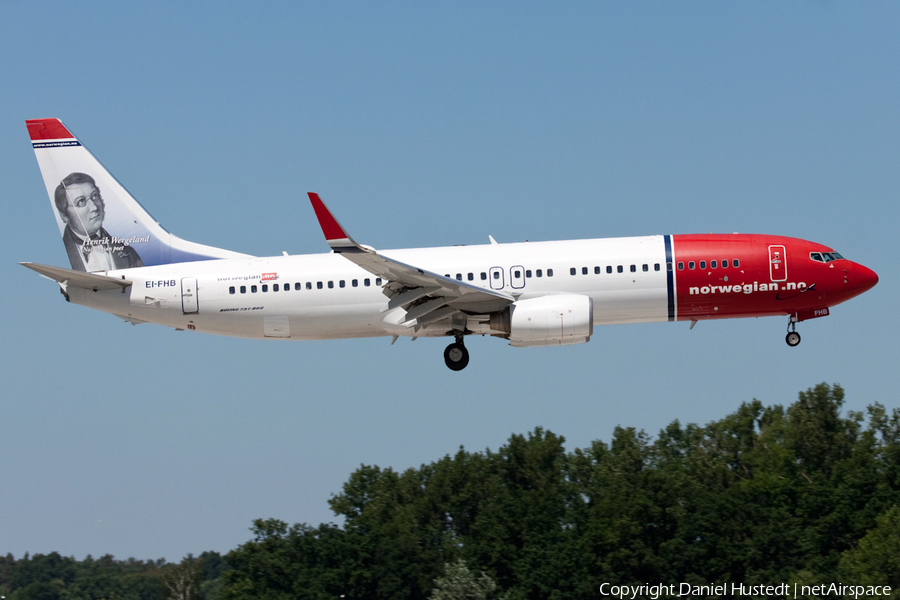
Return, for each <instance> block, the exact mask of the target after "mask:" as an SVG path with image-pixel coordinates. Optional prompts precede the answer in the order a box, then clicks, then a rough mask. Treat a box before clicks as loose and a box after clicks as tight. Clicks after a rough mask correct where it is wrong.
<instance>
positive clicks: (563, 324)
mask: <svg viewBox="0 0 900 600" xmlns="http://www.w3.org/2000/svg"><path fill="white" fill-rule="evenodd" d="M490 327H491V331H492V332H494V335H497V334H499V335H502V336H503V337H506V338H507V339H509V344H510V346H516V347H519V348H525V347H528V346H565V345H568V344H583V343H584V342H587V341H588V340H590V339H591V335H592V334H593V333H594V304H593V301H592V300H591V298H590V297H589V296H581V295H576V294H551V295H547V296H538V297H534V298H525V299H519V300H517V301H515V302H513V303H512V304H511V305H510V306H509V308H507V309H506V310H504V311H502V312H499V313H494V314H492V315H491V322H490Z"/></svg>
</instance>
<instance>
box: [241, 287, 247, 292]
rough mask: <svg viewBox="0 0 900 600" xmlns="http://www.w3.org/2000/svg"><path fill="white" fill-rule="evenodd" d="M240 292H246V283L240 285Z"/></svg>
mask: <svg viewBox="0 0 900 600" xmlns="http://www.w3.org/2000/svg"><path fill="white" fill-rule="evenodd" d="M241 293H242V294H246V293H247V286H246V285H242V286H241Z"/></svg>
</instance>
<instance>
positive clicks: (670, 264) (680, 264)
mask: <svg viewBox="0 0 900 600" xmlns="http://www.w3.org/2000/svg"><path fill="white" fill-rule="evenodd" d="M669 270H670V271H671V270H672V263H669ZM678 270H679V271H684V263H683V262H679V263H678Z"/></svg>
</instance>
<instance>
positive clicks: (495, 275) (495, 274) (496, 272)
mask: <svg viewBox="0 0 900 600" xmlns="http://www.w3.org/2000/svg"><path fill="white" fill-rule="evenodd" d="M494 279H500V271H494Z"/></svg>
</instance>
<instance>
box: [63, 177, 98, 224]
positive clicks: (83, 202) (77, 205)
mask: <svg viewBox="0 0 900 600" xmlns="http://www.w3.org/2000/svg"><path fill="white" fill-rule="evenodd" d="M66 196H67V199H68V204H67V206H66V214H65V216H64V217H63V221H65V222H66V223H67V224H68V225H69V227H71V228H72V231H74V232H75V233H77V234H80V235H83V236H91V235H94V234H95V233H97V232H98V231H100V226H101V225H103V216H104V212H103V198H102V197H101V196H100V190H98V189H97V188H95V187H94V186H93V185H91V184H90V183H73V184H71V185H68V186H66Z"/></svg>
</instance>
